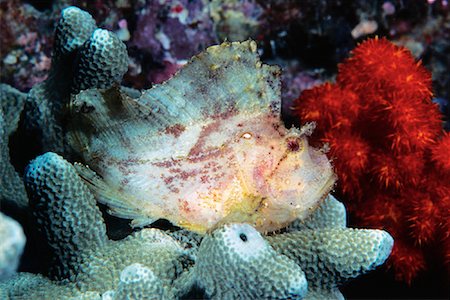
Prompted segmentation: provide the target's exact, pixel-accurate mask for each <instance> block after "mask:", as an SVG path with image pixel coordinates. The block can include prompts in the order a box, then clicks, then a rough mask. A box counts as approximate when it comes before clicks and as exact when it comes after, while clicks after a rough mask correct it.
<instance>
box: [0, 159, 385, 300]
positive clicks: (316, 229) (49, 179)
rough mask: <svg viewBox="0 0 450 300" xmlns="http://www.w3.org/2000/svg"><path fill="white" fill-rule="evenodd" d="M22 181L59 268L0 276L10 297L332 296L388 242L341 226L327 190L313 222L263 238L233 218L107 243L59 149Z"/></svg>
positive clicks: (338, 208) (381, 235)
mask: <svg viewBox="0 0 450 300" xmlns="http://www.w3.org/2000/svg"><path fill="white" fill-rule="evenodd" d="M25 182H26V187H27V191H28V193H29V196H30V201H31V205H30V206H31V208H32V209H33V212H34V214H35V216H36V218H37V223H38V224H39V225H40V226H41V228H42V230H43V231H44V232H45V233H46V235H47V239H48V240H49V243H50V245H51V246H52V248H53V249H54V252H55V255H56V261H57V262H58V263H57V264H56V266H58V267H57V270H59V271H58V272H54V273H53V277H52V278H53V280H54V281H52V280H50V279H47V278H44V277H42V276H40V275H31V274H26V273H24V274H19V275H17V276H16V277H13V278H11V279H9V280H8V281H5V282H3V283H0V291H1V293H3V295H5V296H8V297H10V298H12V299H20V298H21V297H22V298H23V297H32V298H39V297H44V296H45V297H51V296H52V295H57V294H60V295H65V297H84V298H92V297H94V298H95V297H100V296H101V295H104V296H105V297H110V298H111V299H116V298H121V297H124V295H129V296H130V297H131V296H132V295H134V296H136V295H140V294H142V293H144V292H145V291H147V292H152V293H160V294H159V296H161V297H163V298H166V299H173V298H178V297H180V296H182V295H185V294H186V293H188V292H189V290H191V289H192V287H193V286H198V287H200V288H202V289H203V290H204V292H205V295H206V296H207V297H208V298H212V299H238V298H239V299H242V298H247V299H255V298H259V299H268V298H270V299H285V298H292V299H294V298H295V299H302V298H305V299H320V298H323V297H334V298H335V299H339V298H340V297H342V295H341V294H340V292H339V290H338V286H339V285H341V284H343V283H344V282H345V281H346V280H349V279H351V278H354V277H356V276H358V275H361V274H364V273H366V272H368V271H370V270H372V269H373V268H375V267H377V266H378V265H380V264H382V263H383V262H384V260H385V259H386V258H387V256H388V255H389V253H390V250H391V248H392V238H391V237H390V236H389V234H387V233H386V232H384V231H379V230H356V229H348V228H343V226H342V224H343V223H344V224H345V221H344V220H345V211H344V208H343V206H342V204H341V203H339V202H338V201H337V200H335V199H334V198H333V197H331V196H330V197H328V198H327V199H326V200H325V201H324V202H323V204H322V206H321V207H319V209H318V210H316V212H315V213H313V214H312V215H311V216H310V218H309V219H308V220H307V221H306V222H305V224H308V222H309V221H311V224H313V225H311V226H309V227H308V226H306V227H307V228H306V229H300V230H297V231H295V230H292V228H290V229H289V230H290V232H288V233H278V234H276V233H274V234H272V235H270V236H263V235H261V234H260V233H258V232H257V231H256V230H255V229H254V228H253V227H251V226H250V225H248V224H237V223H232V224H226V225H224V226H221V227H219V228H217V229H216V230H214V231H213V232H211V233H209V234H207V235H206V236H201V235H198V234H194V233H192V232H189V231H186V230H180V231H176V232H171V233H166V232H164V231H161V230H159V229H143V230H141V231H138V232H135V233H134V234H132V235H130V236H128V237H126V238H125V239H123V240H120V241H111V240H109V239H108V238H107V236H106V231H105V226H104V224H103V220H102V218H101V214H100V211H99V210H98V208H97V206H96V204H95V199H94V198H93V196H92V194H91V193H90V191H89V190H88V189H87V188H86V186H85V185H84V183H83V182H82V180H81V178H80V177H79V176H78V175H77V174H76V171H75V168H74V167H73V166H72V165H71V164H70V163H68V162H67V161H65V160H64V159H63V158H62V157H61V156H59V155H57V154H54V153H46V154H44V155H42V156H40V157H38V158H37V159H35V160H34V161H33V162H32V163H31V164H30V166H29V167H28V168H27V172H26V175H25ZM327 224H331V225H332V227H327ZM336 224H341V225H338V226H336ZM135 264H139V265H135ZM150 283H151V284H150ZM147 284H148V285H147Z"/></svg>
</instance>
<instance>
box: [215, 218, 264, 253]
mask: <svg viewBox="0 0 450 300" xmlns="http://www.w3.org/2000/svg"><path fill="white" fill-rule="evenodd" d="M223 235H224V242H225V243H226V245H227V246H228V248H229V249H230V250H231V251H233V252H235V253H236V254H237V255H238V256H239V257H240V258H241V259H243V260H245V261H249V260H252V259H258V257H259V256H260V255H261V254H262V253H263V252H265V251H266V250H267V249H268V247H269V246H268V244H267V243H266V241H265V240H264V239H263V238H262V236H261V234H260V233H259V232H258V231H256V229H255V228H253V227H252V226H250V225H249V224H231V225H227V226H226V227H225V232H224V233H223Z"/></svg>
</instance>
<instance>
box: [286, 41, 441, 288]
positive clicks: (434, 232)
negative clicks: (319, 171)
mask: <svg viewBox="0 0 450 300" xmlns="http://www.w3.org/2000/svg"><path fill="white" fill-rule="evenodd" d="M431 97H432V93H431V75H430V72H428V71H427V70H426V69H425V68H424V67H423V66H422V65H421V63H420V62H416V61H415V60H414V58H413V57H412V55H411V54H410V52H409V51H408V50H406V49H405V48H402V47H398V46H396V45H394V44H392V43H391V42H389V41H388V40H386V39H377V38H375V39H371V40H367V41H365V42H363V43H362V44H360V45H359V46H358V47H357V48H356V49H355V50H354V51H353V53H352V56H351V57H350V58H349V59H347V60H346V61H345V62H344V63H342V64H340V65H339V73H338V76H337V78H336V83H335V84H330V83H327V84H324V85H322V86H318V87H315V88H314V89H313V90H310V91H305V92H304V93H303V94H302V95H301V96H300V98H299V99H297V100H296V102H295V103H294V104H295V105H294V113H295V114H297V116H298V117H299V118H300V120H301V121H302V122H309V121H315V122H316V123H317V132H316V133H315V134H313V136H312V137H311V139H312V141H311V142H312V143H313V144H317V143H323V142H327V143H328V144H329V146H330V152H329V156H330V157H331V158H332V159H333V163H334V165H335V170H336V173H337V174H338V177H339V180H338V185H337V188H338V192H339V193H340V194H342V195H343V196H344V198H345V199H344V200H346V205H347V207H348V210H349V212H350V214H351V217H352V219H353V220H354V221H355V222H356V223H357V224H356V225H361V226H369V227H378V228H384V229H386V230H388V231H389V232H390V233H391V234H392V235H393V236H394V239H395V244H396V245H395V246H394V250H393V254H392V256H391V258H390V260H389V261H388V265H390V266H392V268H393V269H394V271H395V272H396V278H398V279H401V280H404V281H407V282H411V280H413V279H414V277H415V276H416V275H417V274H418V272H420V271H421V270H423V269H425V268H426V265H427V257H428V256H427V255H432V254H431V253H434V252H433V251H431V250H432V249H431V248H435V247H436V245H438V246H439V245H440V247H441V249H442V251H441V252H442V254H443V258H444V262H446V263H448V262H449V257H450V253H449V251H450V249H449V245H450V242H449V238H450V233H449V230H450V229H449V221H448V212H449V210H450V196H449V195H450V186H449V185H450V183H449V180H448V179H447V180H446V179H445V178H449V176H450V135H449V134H443V130H442V122H441V115H440V113H439V111H438V109H437V106H436V105H435V104H433V103H432V102H431ZM358 200H359V201H358Z"/></svg>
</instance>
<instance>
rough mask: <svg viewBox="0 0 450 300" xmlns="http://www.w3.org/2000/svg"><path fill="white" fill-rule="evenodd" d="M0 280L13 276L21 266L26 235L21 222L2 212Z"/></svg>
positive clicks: (0, 227) (0, 219)
mask: <svg viewBox="0 0 450 300" xmlns="http://www.w3.org/2000/svg"><path fill="white" fill-rule="evenodd" d="M0 240H1V243H0V281H1V280H5V279H6V278H8V277H10V276H12V275H13V274H14V272H15V271H16V270H17V267H18V266H19V260H20V255H21V254H22V251H23V248H24V246H25V240H26V239H25V235H24V233H23V230H22V227H21V226H20V224H19V223H17V222H16V221H14V220H13V219H11V218H10V217H8V216H6V215H4V214H3V213H1V212H0Z"/></svg>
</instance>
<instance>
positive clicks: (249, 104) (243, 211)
mask: <svg viewBox="0 0 450 300" xmlns="http://www.w3.org/2000/svg"><path fill="white" fill-rule="evenodd" d="M279 89H280V88H279V70H278V68H277V67H273V66H267V65H263V64H262V63H261V62H260V61H259V58H258V56H257V53H256V45H255V43H254V42H252V41H248V42H242V43H224V44H222V45H219V46H213V47H210V48H208V49H207V50H206V51H205V52H203V53H202V54H200V55H198V56H196V57H194V58H193V59H192V60H191V61H190V62H189V63H188V64H187V66H185V67H184V68H183V69H182V70H181V71H180V72H179V73H178V74H176V75H175V76H174V77H173V78H172V79H170V80H169V81H167V82H166V83H163V84H161V85H157V86H155V87H153V88H152V89H150V90H147V91H146V92H144V93H143V95H142V96H141V97H140V98H139V99H131V98H129V97H128V96H126V95H125V94H123V93H121V92H120V91H118V90H109V91H99V90H90V91H86V92H83V93H81V94H79V95H78V96H77V97H76V98H75V99H74V100H73V101H72V111H73V115H74V122H72V124H73V125H72V131H71V132H70V134H69V138H68V140H69V141H70V142H71V144H72V145H73V146H74V148H76V149H77V151H78V152H79V153H80V154H81V155H82V157H83V159H84V162H85V163H86V164H87V165H88V166H89V168H90V169H92V170H94V171H95V174H94V173H93V172H91V171H89V169H86V168H81V167H79V169H80V173H81V174H82V176H83V177H84V178H85V179H86V181H87V182H88V183H89V185H90V186H91V188H92V189H93V191H94V192H95V193H96V194H97V197H98V199H99V201H100V202H103V203H105V204H107V205H108V206H109V207H110V211H111V213H112V214H115V215H117V216H120V217H125V218H130V219H133V224H134V225H136V226H142V225H145V224H147V223H150V222H152V221H155V220H157V219H161V218H162V219H167V220H169V221H170V222H172V223H173V224H175V225H178V226H181V227H184V228H187V229H189V230H192V231H196V232H199V233H204V232H206V231H208V230H210V229H212V228H215V227H216V226H218V225H220V224H222V223H226V222H247V223H250V224H252V225H253V226H255V227H256V228H257V229H258V230H259V231H262V232H267V231H273V230H277V229H280V228H282V227H284V226H286V225H288V224H289V223H290V222H292V221H293V220H295V219H297V218H305V217H306V216H308V215H309V214H310V212H311V211H312V210H313V209H314V208H315V207H317V206H318V204H319V202H320V200H321V199H323V198H324V197H325V196H326V194H327V193H328V192H329V190H330V189H331V187H332V185H333V183H334V181H335V176H334V173H333V171H332V168H331V165H330V163H329V161H328V159H327V158H326V156H325V154H323V153H322V152H321V151H320V150H317V149H314V148H312V147H310V146H309V145H308V142H307V136H308V134H309V133H310V132H311V126H310V125H309V126H305V127H303V128H302V129H296V128H291V129H287V128H286V127H285V126H284V124H283V123H282V121H281V118H280V112H279V109H280V95H279V94H280V91H279Z"/></svg>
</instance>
